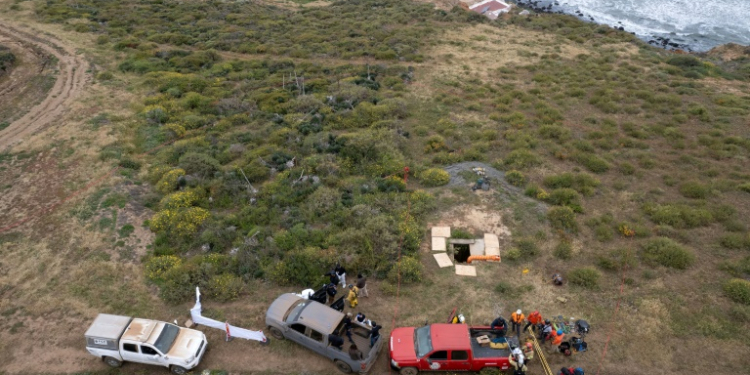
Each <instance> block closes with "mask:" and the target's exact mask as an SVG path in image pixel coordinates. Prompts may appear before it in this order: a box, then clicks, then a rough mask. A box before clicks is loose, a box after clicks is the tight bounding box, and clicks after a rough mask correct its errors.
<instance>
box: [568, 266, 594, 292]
mask: <svg viewBox="0 0 750 375" xmlns="http://www.w3.org/2000/svg"><path fill="white" fill-rule="evenodd" d="M601 276H602V274H601V272H599V271H597V270H596V269H595V268H591V267H583V268H576V269H574V270H571V271H570V272H568V282H570V283H571V284H573V285H578V286H581V287H584V288H587V289H594V288H596V287H597V286H599V278H601Z"/></svg>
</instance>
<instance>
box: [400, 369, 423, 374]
mask: <svg viewBox="0 0 750 375" xmlns="http://www.w3.org/2000/svg"><path fill="white" fill-rule="evenodd" d="M418 372H419V371H418V370H417V368H416V367H404V368H402V369H401V370H400V371H399V372H398V373H399V374H401V375H417V373H418Z"/></svg>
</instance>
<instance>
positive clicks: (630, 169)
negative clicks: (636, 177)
mask: <svg viewBox="0 0 750 375" xmlns="http://www.w3.org/2000/svg"><path fill="white" fill-rule="evenodd" d="M618 169H619V170H620V173H622V174H624V175H625V176H630V175H633V174H635V166H633V164H630V163H628V162H622V163H620V165H619V166H618Z"/></svg>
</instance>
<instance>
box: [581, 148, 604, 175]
mask: <svg viewBox="0 0 750 375" xmlns="http://www.w3.org/2000/svg"><path fill="white" fill-rule="evenodd" d="M574 158H575V160H576V161H577V162H578V163H580V164H581V165H583V166H584V167H586V169H588V170H589V171H591V172H594V173H605V172H607V171H608V170H609V163H607V162H606V161H605V160H604V159H602V158H600V157H599V156H596V155H594V154H588V153H583V152H579V153H577V154H576V155H575V157H574Z"/></svg>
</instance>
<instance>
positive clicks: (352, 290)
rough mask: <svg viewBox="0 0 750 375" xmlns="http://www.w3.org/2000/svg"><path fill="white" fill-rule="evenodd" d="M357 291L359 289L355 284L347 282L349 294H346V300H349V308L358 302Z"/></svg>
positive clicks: (354, 306) (355, 305)
mask: <svg viewBox="0 0 750 375" xmlns="http://www.w3.org/2000/svg"><path fill="white" fill-rule="evenodd" d="M357 292H359V289H357V287H356V286H354V285H352V284H349V294H348V295H347V296H346V300H347V301H349V307H351V308H356V307H357V305H358V304H359V300H358V299H357Z"/></svg>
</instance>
